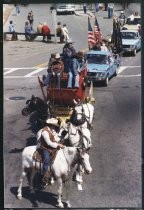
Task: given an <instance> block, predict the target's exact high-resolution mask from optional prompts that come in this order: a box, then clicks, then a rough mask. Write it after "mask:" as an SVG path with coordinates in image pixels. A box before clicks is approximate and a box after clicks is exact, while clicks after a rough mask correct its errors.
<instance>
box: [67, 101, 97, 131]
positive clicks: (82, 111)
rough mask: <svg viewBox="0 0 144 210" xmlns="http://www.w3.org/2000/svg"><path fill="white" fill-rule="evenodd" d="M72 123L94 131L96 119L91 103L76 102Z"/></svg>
mask: <svg viewBox="0 0 144 210" xmlns="http://www.w3.org/2000/svg"><path fill="white" fill-rule="evenodd" d="M74 103H75V107H74V108H73V113H72V115H71V118H70V121H71V122H72V123H73V124H75V125H82V127H83V128H89V129H92V122H93V118H94V106H93V105H92V104H91V103H89V102H81V101H80V102H76V101H75V100H74Z"/></svg>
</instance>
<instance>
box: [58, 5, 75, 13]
mask: <svg viewBox="0 0 144 210" xmlns="http://www.w3.org/2000/svg"><path fill="white" fill-rule="evenodd" d="M56 12H57V15H58V14H60V13H70V14H74V13H75V5H74V4H57V5H56Z"/></svg>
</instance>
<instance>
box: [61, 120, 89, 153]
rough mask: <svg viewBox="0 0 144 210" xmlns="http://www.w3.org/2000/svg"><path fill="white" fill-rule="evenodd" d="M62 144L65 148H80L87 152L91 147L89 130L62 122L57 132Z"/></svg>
mask: <svg viewBox="0 0 144 210" xmlns="http://www.w3.org/2000/svg"><path fill="white" fill-rule="evenodd" d="M58 135H59V137H61V139H62V143H64V144H66V145H67V146H72V147H80V148H82V149H83V148H84V149H87V150H89V149H90V147H91V146H92V143H91V133H90V130H89V129H88V128H86V127H83V126H75V125H73V124H72V123H71V122H68V123H66V122H62V123H61V126H60V129H59V132H58Z"/></svg>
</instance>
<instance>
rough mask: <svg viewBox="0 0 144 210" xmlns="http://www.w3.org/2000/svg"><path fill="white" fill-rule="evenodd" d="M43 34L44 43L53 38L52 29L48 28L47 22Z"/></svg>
mask: <svg viewBox="0 0 144 210" xmlns="http://www.w3.org/2000/svg"><path fill="white" fill-rule="evenodd" d="M42 34H43V42H45V41H46V40H45V38H47V42H48V41H49V40H50V39H51V36H50V28H49V27H48V25H47V24H46V22H45V23H44V24H43V27H42Z"/></svg>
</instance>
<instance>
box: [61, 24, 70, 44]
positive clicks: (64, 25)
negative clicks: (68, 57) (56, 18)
mask: <svg viewBox="0 0 144 210" xmlns="http://www.w3.org/2000/svg"><path fill="white" fill-rule="evenodd" d="M62 31H63V35H64V41H65V42H67V40H68V39H69V35H68V34H69V32H68V29H67V27H66V24H63V27H62Z"/></svg>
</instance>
